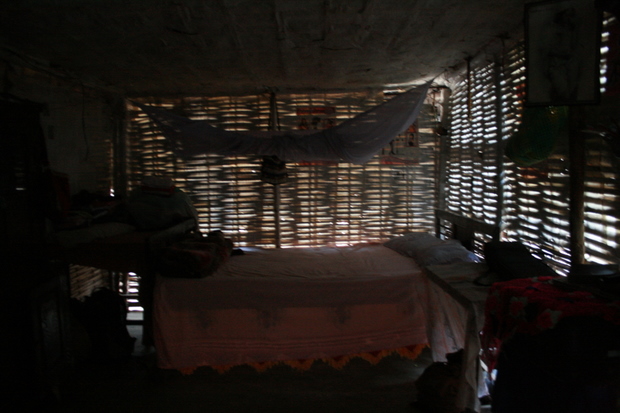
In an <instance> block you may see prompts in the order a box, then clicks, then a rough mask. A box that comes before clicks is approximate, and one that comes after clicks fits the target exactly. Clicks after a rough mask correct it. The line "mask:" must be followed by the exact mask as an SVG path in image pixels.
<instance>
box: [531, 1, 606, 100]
mask: <svg viewBox="0 0 620 413" xmlns="http://www.w3.org/2000/svg"><path fill="white" fill-rule="evenodd" d="M595 1H596V0H551V1H542V2H536V3H528V4H526V6H525V65H526V105H529V106H543V105H544V106H564V105H584V104H595V103H598V102H599V99H600V39H601V23H602V15H601V12H600V11H599V10H598V9H597V7H596V4H595Z"/></svg>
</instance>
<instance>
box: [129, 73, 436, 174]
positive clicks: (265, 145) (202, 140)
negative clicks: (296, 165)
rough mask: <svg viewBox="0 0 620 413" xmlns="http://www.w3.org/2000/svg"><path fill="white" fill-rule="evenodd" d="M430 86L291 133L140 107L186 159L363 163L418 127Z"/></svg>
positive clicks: (144, 106) (412, 90)
mask: <svg viewBox="0 0 620 413" xmlns="http://www.w3.org/2000/svg"><path fill="white" fill-rule="evenodd" d="M430 84H431V82H428V83H425V84H423V85H421V86H418V87H415V88H413V89H411V90H409V91H407V92H404V93H401V94H399V95H397V96H394V97H393V98H391V99H390V100H388V101H386V102H384V103H382V104H380V105H378V106H376V107H374V108H372V109H370V110H367V111H366V112H363V113H361V114H359V115H357V116H355V117H353V118H351V119H348V120H346V121H344V122H342V123H341V124H339V125H337V126H334V127H332V128H328V129H323V130H320V131H316V130H292V131H267V132H257V131H243V132H235V131H227V130H224V129H221V128H217V127H214V126H212V125H210V124H209V123H208V122H206V121H203V120H191V119H188V118H185V117H182V116H178V115H174V114H172V113H170V112H168V111H166V110H164V109H160V108H157V107H153V106H147V105H142V104H139V103H135V104H136V105H137V106H139V107H140V108H141V109H142V110H143V111H144V112H145V113H146V114H147V115H148V116H149V117H150V118H151V119H152V120H153V121H154V122H155V123H156V124H157V125H158V126H159V127H160V128H161V130H162V132H163V133H164V135H165V136H166V138H168V139H169V140H170V141H171V142H172V143H173V145H174V150H175V152H176V153H177V154H178V155H179V156H181V157H184V158H190V157H192V156H195V155H198V154H203V153H213V154H220V155H225V156H234V155H256V156H277V157H278V158H279V159H281V160H283V161H285V162H301V161H332V162H341V161H344V162H349V163H353V164H363V163H365V162H367V161H369V160H370V159H371V158H372V157H373V156H374V155H375V154H376V153H378V152H379V151H381V149H383V148H384V147H385V146H386V145H388V144H389V143H390V141H392V140H393V139H394V138H395V137H396V136H397V135H399V134H400V133H403V132H404V131H405V130H406V129H407V128H408V127H409V126H410V125H411V124H413V123H414V122H415V120H416V119H417V117H418V114H419V113H420V109H421V108H422V104H423V103H424V99H425V98H426V94H427V92H428V88H429V86H430Z"/></svg>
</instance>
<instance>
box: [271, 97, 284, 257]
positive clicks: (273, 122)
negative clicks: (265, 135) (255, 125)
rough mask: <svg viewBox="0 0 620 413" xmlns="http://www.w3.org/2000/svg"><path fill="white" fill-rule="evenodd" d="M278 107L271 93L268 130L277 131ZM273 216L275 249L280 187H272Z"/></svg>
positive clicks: (277, 236) (278, 227)
mask: <svg viewBox="0 0 620 413" xmlns="http://www.w3.org/2000/svg"><path fill="white" fill-rule="evenodd" d="M279 129H280V127H279V119H278V105H277V102H276V94H275V93H274V92H271V93H270V95H269V130H279ZM273 215H274V218H273V219H274V221H275V231H276V233H275V238H276V248H280V247H281V246H282V244H281V242H280V232H281V229H280V185H279V184H274V185H273Z"/></svg>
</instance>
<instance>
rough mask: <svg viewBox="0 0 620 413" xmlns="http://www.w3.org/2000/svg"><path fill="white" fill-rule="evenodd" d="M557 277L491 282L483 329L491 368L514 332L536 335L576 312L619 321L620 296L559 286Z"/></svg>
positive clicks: (485, 354)
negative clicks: (601, 295)
mask: <svg viewBox="0 0 620 413" xmlns="http://www.w3.org/2000/svg"><path fill="white" fill-rule="evenodd" d="M555 278H557V277H536V278H522V279H515V280H511V281H505V282H498V283H495V284H493V285H492V286H491V289H490V290H489V296H488V297H487V301H486V304H485V325H484V328H483V329H482V333H481V341H482V360H483V361H484V362H485V363H486V365H487V367H488V368H489V369H490V370H491V369H493V368H494V366H495V363H496V361H497V357H498V355H499V352H500V349H501V344H502V342H504V341H505V340H507V339H509V338H510V337H512V336H513V335H514V334H517V333H522V334H530V335H535V334H538V333H541V332H543V331H545V330H549V329H552V328H554V327H555V326H556V325H557V324H558V322H559V321H560V320H562V319H563V318H566V317H574V316H594V317H600V318H603V319H604V320H606V321H609V322H611V323H613V324H616V325H620V300H604V299H601V298H599V297H596V296H595V295H594V294H592V293H590V292H588V291H573V290H568V289H565V288H560V287H559V286H558V285H556V284H555V283H554V281H553V280H554V279H555Z"/></svg>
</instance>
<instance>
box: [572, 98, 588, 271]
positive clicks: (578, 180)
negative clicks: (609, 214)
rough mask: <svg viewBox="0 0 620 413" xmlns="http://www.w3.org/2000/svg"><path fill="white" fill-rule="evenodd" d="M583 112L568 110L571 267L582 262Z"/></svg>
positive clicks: (584, 149) (583, 203)
mask: <svg viewBox="0 0 620 413" xmlns="http://www.w3.org/2000/svg"><path fill="white" fill-rule="evenodd" d="M582 114H583V111H582V110H580V109H579V108H578V107H571V108H570V109H569V161H570V169H569V172H570V200H569V211H570V215H569V224H570V258H571V267H572V266H574V265H576V264H582V263H583V262H584V255H585V240H584V224H583V221H584V218H585V202H584V180H585V151H586V147H585V139H584V136H583V132H581V129H582V128H581V127H582V126H583V125H582V121H581V119H582Z"/></svg>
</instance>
